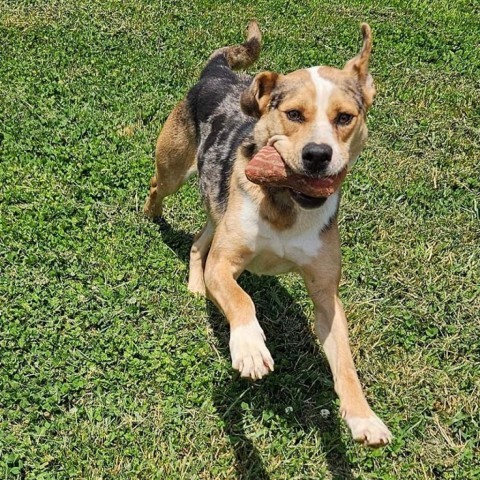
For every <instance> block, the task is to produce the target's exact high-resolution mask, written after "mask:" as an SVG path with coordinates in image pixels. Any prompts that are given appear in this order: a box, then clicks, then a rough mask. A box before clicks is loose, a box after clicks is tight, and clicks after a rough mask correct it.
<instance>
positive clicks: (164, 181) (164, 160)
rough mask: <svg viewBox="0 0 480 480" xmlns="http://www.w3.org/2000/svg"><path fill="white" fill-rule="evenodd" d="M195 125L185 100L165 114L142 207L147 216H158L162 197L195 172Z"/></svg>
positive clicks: (160, 210) (174, 190)
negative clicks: (148, 189)
mask: <svg viewBox="0 0 480 480" xmlns="http://www.w3.org/2000/svg"><path fill="white" fill-rule="evenodd" d="M195 151H196V145H195V127H194V125H193V121H192V120H191V118H190V113H189V111H188V107H187V104H186V102H185V101H182V102H180V103H179V104H178V105H177V106H176V107H175V108H174V109H173V111H172V113H171V114H170V116H169V117H168V118H167V121H166V122H165V125H164V126H163V128H162V131H161V132H160V135H159V137H158V140H157V146H156V149H155V175H154V176H153V177H152V179H151V180H150V194H149V196H148V197H147V200H146V202H145V206H144V208H143V211H144V213H145V215H147V216H148V217H150V218H157V217H161V215H162V201H163V199H164V198H165V197H166V196H168V195H171V194H172V193H175V192H176V191H177V190H178V189H179V188H180V187H181V186H182V184H183V183H184V182H185V181H186V180H187V179H188V177H189V176H190V175H191V174H193V173H195V171H196V163H195Z"/></svg>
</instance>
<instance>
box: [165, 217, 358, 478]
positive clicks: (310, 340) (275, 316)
mask: <svg viewBox="0 0 480 480" xmlns="http://www.w3.org/2000/svg"><path fill="white" fill-rule="evenodd" d="M159 225H160V232H161V234H162V238H163V241H164V242H165V243H166V244H167V245H168V246H169V247H170V248H171V249H172V250H173V251H174V252H175V253H176V254H177V255H178V256H179V258H180V259H182V260H183V261H185V262H188V259H189V251H190V246H191V243H192V239H193V237H192V235H189V234H187V233H185V232H183V231H174V230H173V229H172V228H171V227H170V225H169V224H168V223H167V222H165V221H164V220H162V221H161V222H160V223H159ZM239 283H240V284H241V285H242V287H243V288H244V289H245V290H246V291H247V292H248V293H249V294H250V295H251V297H252V299H253V301H254V303H255V306H256V310H257V316H258V318H259V321H260V323H261V325H262V328H263V329H264V331H265V335H266V337H267V346H268V348H269V350H270V352H271V353H272V356H273V358H274V360H275V362H276V363H275V371H274V372H273V374H271V375H269V376H268V377H266V378H265V379H263V380H261V381H258V382H255V383H253V382H249V381H247V380H243V379H241V378H240V377H239V376H238V375H236V374H234V373H233V372H232V377H229V378H228V379H227V380H224V381H221V382H220V383H218V384H217V385H215V391H214V395H213V402H214V405H215V408H216V409H217V411H218V413H219V415H220V417H221V418H222V420H223V422H224V429H225V432H226V434H227V435H228V437H229V440H230V443H231V445H232V449H233V451H234V452H235V456H236V465H235V469H236V473H237V478H238V479H242V480H243V479H255V480H260V479H268V478H269V475H268V473H267V471H266V469H265V467H264V465H263V461H262V459H261V456H260V454H259V452H258V450H257V449H256V447H255V446H254V444H253V442H252V440H250V438H249V437H248V434H247V431H248V419H247V416H248V415H253V416H254V417H255V418H256V419H257V421H259V422H262V423H263V425H265V427H266V430H267V431H268V432H270V433H271V436H270V437H269V438H268V439H267V438H264V439H259V442H261V441H263V442H268V444H269V446H268V448H269V449H274V450H275V455H276V456H278V457H279V458H281V456H282V452H283V451H284V450H285V449H286V448H288V445H290V444H297V443H299V442H301V441H302V438H304V437H306V436H307V435H308V434H309V433H311V432H312V431H313V432H319V433H320V436H321V439H322V450H323V451H324V452H325V458H326V461H327V464H328V469H329V470H330V473H331V474H332V477H333V478H334V479H338V480H340V479H342V480H349V479H353V476H352V473H351V466H350V464H349V462H348V460H347V458H346V449H345V446H344V445H343V443H342V440H341V433H340V432H341V430H340V418H339V414H338V407H337V406H336V403H335V400H336V398H337V397H336V394H335V392H334V389H333V381H332V376H331V373H330V368H329V366H328V364H327V361H326V359H325V357H324V355H323V354H322V352H321V351H320V348H319V347H318V343H317V341H316V339H315V337H314V335H313V333H312V330H311V327H310V321H309V320H308V319H307V318H306V317H305V315H304V314H303V312H302V309H301V308H300V306H298V305H297V304H296V303H295V300H294V299H293V298H292V297H291V295H290V294H289V293H288V292H287V290H286V289H285V288H284V287H283V286H282V285H281V284H280V283H279V281H278V280H277V279H276V278H274V277H257V276H254V275H251V274H249V273H247V272H246V273H244V274H243V275H242V276H241V278H240V281H239ZM207 309H208V313H209V319H210V323H211V326H212V329H213V331H214V333H215V335H216V337H217V338H218V340H219V345H220V351H221V353H222V354H223V355H224V356H225V357H226V358H227V359H228V361H230V354H229V350H228V341H229V331H228V325H227V323H226V321H225V319H224V318H223V316H222V315H221V314H220V313H219V312H218V310H217V309H216V307H215V306H214V305H213V304H212V303H210V302H208V303H207ZM245 405H247V407H246V408H245ZM327 410H328V412H329V414H328V413H326V411H327ZM285 429H288V431H289V432H290V435H291V437H290V438H285ZM293 462H295V461H293ZM277 468H278V469H279V470H280V471H281V470H282V462H281V461H280V464H279V466H278V467H277ZM299 473H301V469H300V471H299Z"/></svg>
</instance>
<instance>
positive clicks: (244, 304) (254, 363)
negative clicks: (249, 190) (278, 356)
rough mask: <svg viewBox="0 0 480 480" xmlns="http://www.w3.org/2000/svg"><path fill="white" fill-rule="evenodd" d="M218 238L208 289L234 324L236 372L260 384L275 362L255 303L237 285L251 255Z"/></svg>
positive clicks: (207, 271) (232, 345) (232, 351)
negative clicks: (266, 341) (225, 243)
mask: <svg viewBox="0 0 480 480" xmlns="http://www.w3.org/2000/svg"><path fill="white" fill-rule="evenodd" d="M217 233H218V232H217ZM218 238H219V237H218V236H217V234H216V235H215V238H214V240H213V244H212V247H211V249H210V252H209V254H208V258H207V262H206V265H205V285H206V287H207V292H208V295H209V297H210V298H211V299H212V300H213V301H214V302H215V303H216V304H217V306H218V307H219V308H220V309H221V310H222V312H223V313H224V315H225V316H226V317H227V320H228V323H229V324H230V354H231V356H232V366H233V368H234V369H236V370H238V371H239V372H240V375H241V376H242V377H249V378H252V379H253V380H257V379H260V378H262V377H264V376H265V375H267V374H268V373H269V372H270V371H273V359H272V356H271V355H270V352H269V351H268V349H267V347H266V345H265V335H264V333H263V330H262V328H261V327H260V324H259V323H258V320H257V317H256V314H255V306H254V305H253V302H252V299H251V298H250V297H249V296H248V295H247V294H246V293H245V291H244V290H242V288H241V287H240V286H239V285H238V283H237V281H236V279H237V278H238V276H239V275H240V273H241V272H242V271H243V270H244V268H245V265H246V264H247V263H248V260H249V259H250V256H251V254H250V253H249V252H242V251H241V250H240V249H238V250H236V249H235V247H233V246H232V245H231V244H229V245H223V246H221V245H219V244H220V243H221V242H220V241H217V242H216V240H217V239H218ZM223 238H225V237H223ZM232 247H233V248H232Z"/></svg>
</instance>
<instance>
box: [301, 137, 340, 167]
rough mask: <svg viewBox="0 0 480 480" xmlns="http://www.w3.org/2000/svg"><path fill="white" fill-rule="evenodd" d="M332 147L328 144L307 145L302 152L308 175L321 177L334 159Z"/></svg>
mask: <svg viewBox="0 0 480 480" xmlns="http://www.w3.org/2000/svg"><path fill="white" fill-rule="evenodd" d="M332 153H333V152H332V147H331V146H330V145H327V144H326V143H313V142H312V143H307V144H306V145H305V146H304V147H303V150H302V161H303V168H304V169H305V171H306V172H307V173H310V174H312V175H319V174H321V173H323V172H324V170H325V169H326V168H327V166H328V164H329V163H330V160H331V159H332Z"/></svg>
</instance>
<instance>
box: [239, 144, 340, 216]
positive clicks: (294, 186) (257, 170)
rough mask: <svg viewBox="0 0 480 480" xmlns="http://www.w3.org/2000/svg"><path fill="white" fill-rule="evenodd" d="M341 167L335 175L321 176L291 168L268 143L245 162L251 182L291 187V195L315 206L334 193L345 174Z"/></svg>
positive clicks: (296, 200)
mask: <svg viewBox="0 0 480 480" xmlns="http://www.w3.org/2000/svg"><path fill="white" fill-rule="evenodd" d="M346 174H347V169H346V168H344V169H343V170H342V171H340V172H339V173H337V174H336V175H331V176H325V177H320V178H318V177H317V178H315V177H309V176H307V175H303V174H299V173H296V172H294V171H293V170H292V169H291V168H290V167H288V165H287V164H286V163H285V162H284V160H283V159H282V157H281V156H280V154H279V153H278V151H277V150H276V149H275V148H274V147H271V146H267V147H263V148H262V149H260V151H259V152H258V153H257V154H256V155H255V156H254V157H253V158H252V159H251V160H250V161H249V162H248V164H247V167H246V169H245V175H246V177H247V178H248V179H249V180H250V181H251V182H253V183H256V184H258V185H264V186H269V187H283V188H288V189H289V190H290V194H291V196H292V199H293V200H294V201H295V202H297V203H298V204H299V205H300V206H301V207H303V208H317V207H319V206H321V205H323V203H324V202H325V200H326V199H327V198H328V197H329V196H330V195H332V194H333V193H335V192H336V191H337V190H338V188H339V187H340V185H341V184H342V182H343V179H344V178H345V175H346Z"/></svg>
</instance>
